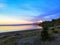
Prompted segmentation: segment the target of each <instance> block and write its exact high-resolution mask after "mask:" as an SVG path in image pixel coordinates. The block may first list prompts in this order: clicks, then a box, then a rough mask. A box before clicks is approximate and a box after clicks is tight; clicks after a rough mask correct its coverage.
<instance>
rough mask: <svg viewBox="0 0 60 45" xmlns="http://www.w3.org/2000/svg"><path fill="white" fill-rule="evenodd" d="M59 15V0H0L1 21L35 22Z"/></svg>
mask: <svg viewBox="0 0 60 45" xmlns="http://www.w3.org/2000/svg"><path fill="white" fill-rule="evenodd" d="M59 17H60V0H0V21H1V22H9V21H10V22H21V23H22V22H35V21H40V20H51V19H54V18H59Z"/></svg>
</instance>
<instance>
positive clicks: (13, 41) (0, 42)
mask: <svg viewBox="0 0 60 45" xmlns="http://www.w3.org/2000/svg"><path fill="white" fill-rule="evenodd" d="M41 30H42V29H33V30H25V31H14V32H6V33H0V45H60V28H55V32H54V30H53V29H50V30H49V31H48V33H49V34H50V35H51V37H52V36H53V37H54V38H53V39H52V40H51V41H42V40H41V39H40V38H41Z"/></svg>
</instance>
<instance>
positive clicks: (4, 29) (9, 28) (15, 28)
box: [0, 25, 41, 33]
mask: <svg viewBox="0 0 60 45" xmlns="http://www.w3.org/2000/svg"><path fill="white" fill-rule="evenodd" d="M39 28H41V27H38V26H34V25H28V26H0V33H1V32H10V31H18V30H19V31H20V30H28V29H39Z"/></svg>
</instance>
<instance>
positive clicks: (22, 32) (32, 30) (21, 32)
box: [0, 29, 42, 36]
mask: <svg viewBox="0 0 60 45" xmlns="http://www.w3.org/2000/svg"><path fill="white" fill-rule="evenodd" d="M41 30H42V29H28V30H20V31H19V30H18V31H11V32H2V33H0V36H1V35H10V34H18V33H19V34H25V33H30V32H34V31H41Z"/></svg>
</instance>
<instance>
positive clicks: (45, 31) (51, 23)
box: [39, 18, 60, 41]
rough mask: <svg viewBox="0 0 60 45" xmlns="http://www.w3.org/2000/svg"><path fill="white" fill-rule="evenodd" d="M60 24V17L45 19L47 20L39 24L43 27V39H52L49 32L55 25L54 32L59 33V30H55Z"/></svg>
mask: <svg viewBox="0 0 60 45" xmlns="http://www.w3.org/2000/svg"><path fill="white" fill-rule="evenodd" d="M59 25H60V18H59V19H53V20H52V21H45V22H43V23H41V24H39V26H42V27H43V30H42V32H41V39H42V41H47V40H51V37H50V35H49V33H48V31H49V28H50V27H53V29H52V30H53V32H54V33H58V31H56V30H55V27H56V26H59Z"/></svg>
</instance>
